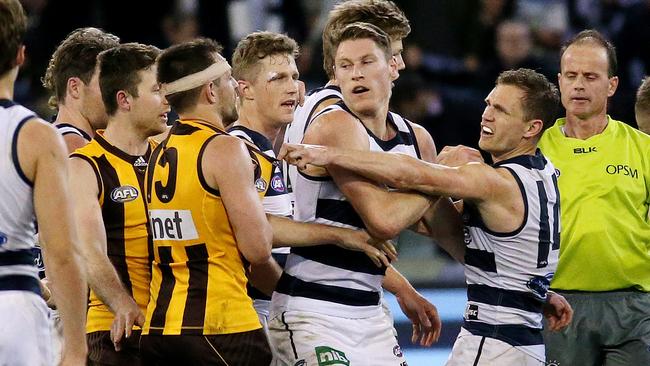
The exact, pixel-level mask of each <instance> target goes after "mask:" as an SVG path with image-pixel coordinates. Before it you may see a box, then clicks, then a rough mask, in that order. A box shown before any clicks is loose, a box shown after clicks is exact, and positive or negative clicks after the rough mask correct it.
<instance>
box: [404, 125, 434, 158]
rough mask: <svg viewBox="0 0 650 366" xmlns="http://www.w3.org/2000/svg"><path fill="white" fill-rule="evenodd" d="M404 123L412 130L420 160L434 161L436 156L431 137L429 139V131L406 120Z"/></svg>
mask: <svg viewBox="0 0 650 366" xmlns="http://www.w3.org/2000/svg"><path fill="white" fill-rule="evenodd" d="M405 121H406V123H408V125H409V126H410V127H411V128H412V129H413V134H414V135H415V140H416V142H417V144H418V148H419V149H420V155H421V156H422V159H423V160H426V161H429V162H433V161H435V159H436V156H437V150H436V144H435V142H433V137H431V134H430V133H429V131H427V130H426V129H425V128H424V127H422V126H420V125H419V124H417V123H414V122H411V121H409V120H407V119H405Z"/></svg>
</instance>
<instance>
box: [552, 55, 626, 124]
mask: <svg viewBox="0 0 650 366" xmlns="http://www.w3.org/2000/svg"><path fill="white" fill-rule="evenodd" d="M608 66H609V63H608V60H607V51H606V50H605V48H603V47H601V46H599V45H596V44H592V43H583V44H574V45H571V46H569V48H567V50H566V51H565V52H564V54H563V55H562V60H560V73H559V74H558V80H559V84H560V93H561V96H562V105H563V106H564V108H565V109H566V112H567V115H573V116H576V117H578V118H579V119H581V120H586V119H588V118H590V117H593V116H597V115H599V114H605V113H606V112H607V98H608V97H610V96H612V95H614V93H615V92H616V86H617V85H618V78H617V77H611V78H610V77H608V73H607V70H608Z"/></svg>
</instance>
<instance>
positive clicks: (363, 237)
mask: <svg viewBox="0 0 650 366" xmlns="http://www.w3.org/2000/svg"><path fill="white" fill-rule="evenodd" d="M344 233H345V234H343V235H341V236H340V238H339V239H338V241H337V243H338V245H339V246H340V247H342V248H345V249H349V250H356V251H358V252H364V253H366V255H367V256H368V258H370V260H372V261H373V263H375V265H376V266H377V267H381V266H386V267H388V266H389V265H390V262H391V261H395V260H397V249H395V246H394V245H393V243H392V242H391V241H390V240H378V239H375V238H373V237H371V236H370V235H368V233H367V232H366V231H365V230H351V229H345V231H344Z"/></svg>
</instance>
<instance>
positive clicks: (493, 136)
mask: <svg viewBox="0 0 650 366" xmlns="http://www.w3.org/2000/svg"><path fill="white" fill-rule="evenodd" d="M523 97H524V91H523V90H521V89H520V88H518V87H516V86H513V85H501V84H499V85H497V86H495V87H494V89H492V91H491V92H490V94H488V96H487V98H485V104H486V106H485V110H484V111H483V115H482V116H481V138H480V139H479V142H478V145H479V147H480V148H481V149H482V150H484V151H487V152H488V153H490V154H492V156H496V157H498V156H501V155H503V154H505V153H508V152H510V151H512V150H514V149H515V148H516V147H517V146H518V145H519V144H520V143H521V141H522V139H523V136H524V133H525V132H526V130H527V129H528V125H529V124H528V123H526V122H527V121H526V120H525V117H524V111H523V109H522V106H521V100H522V98H523Z"/></svg>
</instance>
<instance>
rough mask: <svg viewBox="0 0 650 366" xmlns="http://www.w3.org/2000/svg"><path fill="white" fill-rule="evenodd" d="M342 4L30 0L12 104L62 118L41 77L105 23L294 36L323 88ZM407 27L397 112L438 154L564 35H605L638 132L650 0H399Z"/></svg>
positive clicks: (187, 34) (551, 60)
mask: <svg viewBox="0 0 650 366" xmlns="http://www.w3.org/2000/svg"><path fill="white" fill-rule="evenodd" d="M336 2H337V1H336V0H320V1H310V0H219V1H214V0H157V1H151V0H142V1H138V5H137V8H139V9H142V8H143V7H144V8H145V9H147V10H146V12H144V13H142V12H141V11H135V9H136V5H135V4H134V2H133V1H127V0H111V1H108V0H83V1H82V0H66V1H63V0H23V1H22V3H23V6H24V7H25V9H26V10H27V11H28V13H29V27H30V28H29V36H28V39H27V42H26V43H27V46H28V58H29V60H28V63H27V65H26V66H25V67H24V68H23V69H22V71H21V76H20V79H19V81H18V83H17V85H16V100H17V101H19V102H21V103H23V104H25V105H26V106H28V107H31V108H33V109H35V110H36V111H37V112H39V113H40V114H41V116H43V117H44V118H48V117H50V116H51V115H52V114H53V113H54V111H52V110H50V109H48V107H47V95H46V93H45V89H44V88H43V87H42V86H41V82H40V79H41V77H42V76H43V74H44V72H45V69H46V67H47V62H48V61H47V60H48V59H49V57H50V55H51V53H52V52H53V50H54V48H55V47H56V45H57V44H58V43H59V42H60V41H61V40H62V39H63V38H64V37H65V36H66V34H68V33H69V32H70V31H71V30H73V29H75V28H77V27H82V26H95V27H101V28H103V29H105V30H107V31H109V32H111V33H114V34H116V35H118V36H119V37H120V38H121V39H122V41H124V42H129V41H138V42H143V43H149V44H153V45H156V46H158V47H160V48H165V47H167V46H169V45H172V44H175V43H178V42H182V41H185V40H188V39H191V38H194V37H196V36H198V35H202V36H207V37H210V38H213V39H215V40H217V41H218V42H219V43H221V44H223V45H224V47H225V51H224V54H225V55H229V54H231V51H232V49H233V46H234V45H235V44H236V43H237V41H238V40H239V39H240V38H241V37H242V36H244V35H245V34H248V33H249V32H251V31H254V30H261V29H266V30H271V31H277V32H284V33H287V34H288V35H289V36H291V37H292V38H294V39H295V40H296V41H297V42H298V43H299V44H300V45H301V56H300V57H299V59H298V67H299V70H300V73H301V79H302V80H304V81H305V83H306V84H307V88H308V89H309V88H310V87H315V86H318V85H322V84H323V83H324V82H326V81H327V80H326V76H325V73H324V71H323V69H322V62H321V60H322V42H321V34H322V27H323V25H324V24H323V23H324V20H325V17H326V15H327V12H328V11H329V10H330V9H331V8H332V6H333V5H334V4H335V3H336ZM395 2H396V3H397V4H398V5H399V6H400V8H402V9H403V10H404V11H405V13H406V15H407V16H408V18H409V19H410V21H411V26H412V33H411V34H410V35H409V37H408V38H406V40H405V42H404V44H405V51H404V61H405V63H406V65H407V68H406V70H404V71H403V73H402V75H401V77H400V79H399V80H398V81H397V83H396V85H395V88H394V94H393V98H392V104H393V106H392V108H393V109H394V110H396V111H397V112H399V113H401V114H402V115H404V116H406V117H408V118H410V119H411V120H413V121H415V122H418V123H420V124H422V125H423V126H424V127H426V128H427V129H428V130H429V132H430V133H431V134H432V135H433V137H434V139H435V140H436V143H437V146H438V149H440V148H442V147H443V146H445V145H457V144H464V145H468V146H476V144H477V140H478V134H479V129H478V125H479V122H480V119H479V116H480V114H481V111H482V109H483V97H484V96H485V95H486V94H487V93H488V92H489V90H490V89H491V88H492V86H493V85H492V84H493V81H494V80H495V78H496V76H497V75H498V74H499V72H500V71H502V70H505V69H512V68H518V67H528V68H532V69H535V70H537V71H539V72H541V73H543V74H545V75H546V76H547V77H548V78H549V79H550V80H552V81H556V80H557V76H556V75H557V72H558V66H559V60H558V54H559V49H560V47H561V44H562V42H563V41H564V40H566V39H568V38H569V37H571V36H572V35H573V34H575V33H577V32H579V31H580V30H583V29H586V28H594V29H597V30H599V31H601V32H603V33H604V34H605V35H606V36H608V37H609V38H610V39H611V40H612V41H613V42H614V44H615V46H616V48H617V54H618V58H619V70H618V75H619V77H620V80H621V81H620V84H619V90H618V91H617V93H616V95H615V97H614V100H613V101H612V102H611V103H610V105H611V107H610V113H611V114H612V115H613V116H614V117H616V118H617V119H620V120H623V121H625V122H626V123H629V124H631V125H633V126H635V125H636V122H635V121H634V94H635V91H636V89H637V88H638V86H639V85H640V83H641V81H642V78H643V76H644V75H646V74H648V73H650V71H649V70H650V48H649V47H647V45H648V44H650V21H648V20H650V0H454V1H446V0H430V1H417V0H395Z"/></svg>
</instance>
